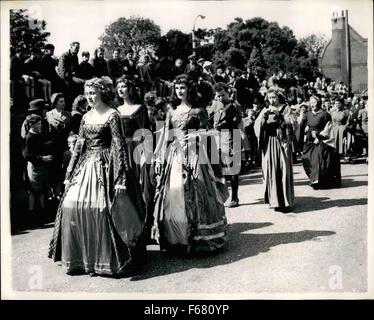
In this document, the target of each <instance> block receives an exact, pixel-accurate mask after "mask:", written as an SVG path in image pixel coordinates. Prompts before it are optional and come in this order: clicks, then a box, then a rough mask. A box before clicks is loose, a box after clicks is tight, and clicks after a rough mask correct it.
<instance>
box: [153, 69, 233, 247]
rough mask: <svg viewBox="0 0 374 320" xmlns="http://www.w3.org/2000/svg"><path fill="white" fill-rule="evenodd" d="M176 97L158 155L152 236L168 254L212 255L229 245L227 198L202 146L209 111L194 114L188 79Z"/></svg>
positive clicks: (177, 87) (181, 82)
mask: <svg viewBox="0 0 374 320" xmlns="http://www.w3.org/2000/svg"><path fill="white" fill-rule="evenodd" d="M175 94H176V97H177V99H176V100H175V103H174V109H173V110H171V111H169V112H168V113H167V116H166V121H165V126H164V128H163V131H162V133H161V138H160V140H159V143H158V145H157V147H156V150H155V172H156V174H159V177H158V184H157V187H156V194H155V209H154V226H153V229H152V231H153V232H152V236H153V238H154V239H156V240H158V241H160V245H161V247H163V248H166V249H172V250H173V249H176V248H177V249H178V250H180V252H181V251H182V252H185V251H184V250H186V251H187V252H210V251H214V250H216V249H219V248H222V247H223V246H224V243H225V240H226V225H227V220H226V216H225V208H224V202H225V201H226V200H227V197H228V192H227V188H226V186H225V181H224V178H223V177H216V176H215V174H214V172H213V169H212V166H211V164H210V163H209V161H208V156H207V153H206V148H205V145H204V144H203V143H200V141H201V139H202V137H203V135H204V133H206V130H205V129H206V128H207V116H206V115H205V113H204V111H205V110H203V109H199V108H194V103H195V101H196V100H195V99H196V98H195V97H196V92H195V90H194V88H193V85H192V84H191V83H190V82H189V79H188V77H187V76H186V75H180V76H177V77H176V79H175ZM199 129H201V130H199ZM190 130H191V131H190Z"/></svg>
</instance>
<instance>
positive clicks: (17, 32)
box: [10, 10, 50, 55]
mask: <svg viewBox="0 0 374 320" xmlns="http://www.w3.org/2000/svg"><path fill="white" fill-rule="evenodd" d="M45 27H46V22H45V21H44V20H38V19H34V18H32V17H30V16H29V13H28V11H27V10H10V52H11V55H14V53H15V51H16V50H17V49H23V50H25V51H26V52H32V51H38V50H41V49H42V48H43V47H44V45H45V43H46V41H47V38H48V37H49V35H50V33H49V32H46V31H45Z"/></svg>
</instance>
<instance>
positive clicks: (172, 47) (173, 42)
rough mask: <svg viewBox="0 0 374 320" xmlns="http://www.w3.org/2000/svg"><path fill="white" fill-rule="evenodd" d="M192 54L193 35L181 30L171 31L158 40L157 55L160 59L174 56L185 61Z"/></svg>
mask: <svg viewBox="0 0 374 320" xmlns="http://www.w3.org/2000/svg"><path fill="white" fill-rule="evenodd" d="M191 53H192V35H191V34H187V33H184V32H182V31H180V30H176V29H171V30H169V31H168V32H167V33H166V34H165V35H164V36H162V37H161V38H160V39H159V40H158V44H157V50H156V55H157V56H159V57H167V56H172V57H173V58H174V59H177V58H181V59H183V60H184V61H186V60H187V57H188V56H189V55H190V54H191Z"/></svg>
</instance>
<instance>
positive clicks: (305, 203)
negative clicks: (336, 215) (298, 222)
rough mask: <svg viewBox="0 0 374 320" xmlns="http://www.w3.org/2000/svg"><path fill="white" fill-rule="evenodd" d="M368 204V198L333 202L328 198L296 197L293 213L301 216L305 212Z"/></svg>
mask: <svg viewBox="0 0 374 320" xmlns="http://www.w3.org/2000/svg"><path fill="white" fill-rule="evenodd" d="M367 202H368V199H367V198H359V199H335V200H331V199H330V198H328V197H296V199H295V204H296V205H295V208H294V210H293V211H292V212H293V213H298V214H300V213H305V212H313V211H318V210H324V209H330V208H333V207H354V206H361V205H366V204H367Z"/></svg>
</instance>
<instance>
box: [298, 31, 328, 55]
mask: <svg viewBox="0 0 374 320" xmlns="http://www.w3.org/2000/svg"><path fill="white" fill-rule="evenodd" d="M300 42H301V43H302V44H303V45H304V47H305V49H306V51H307V52H308V54H309V56H310V57H312V58H320V57H321V56H322V52H323V49H324V48H325V46H326V44H327V40H326V36H325V35H324V34H317V35H316V34H311V35H309V36H307V37H304V38H302V39H301V40H300Z"/></svg>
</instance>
